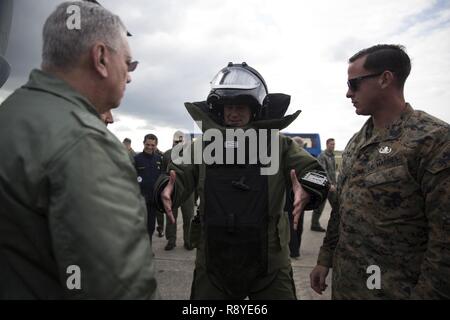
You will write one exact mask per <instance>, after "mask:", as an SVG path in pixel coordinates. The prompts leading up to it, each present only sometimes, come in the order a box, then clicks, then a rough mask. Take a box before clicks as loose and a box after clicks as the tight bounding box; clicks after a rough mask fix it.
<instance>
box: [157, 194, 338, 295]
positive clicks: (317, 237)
mask: <svg viewBox="0 0 450 320" xmlns="http://www.w3.org/2000/svg"><path fill="white" fill-rule="evenodd" d="M330 211H331V208H330V205H329V203H328V202H327V205H326V206H325V209H324V211H323V213H322V216H321V219H320V224H321V225H322V226H323V227H324V228H325V227H326V225H327V223H328V219H329V216H330ZM311 215H312V211H307V212H306V213H305V221H304V231H303V236H302V245H301V248H300V255H301V257H300V258H299V259H298V260H294V259H292V260H291V262H292V269H293V271H294V280H295V286H296V290H297V298H298V299H300V300H328V299H330V297H331V272H330V274H329V275H328V278H327V284H328V288H327V290H326V291H325V293H324V294H323V295H318V294H316V293H315V292H314V291H313V290H312V289H311V288H310V285H309V273H310V272H311V270H312V269H313V267H314V266H315V264H316V260H317V254H318V252H319V248H320V246H321V245H322V240H323V237H324V236H325V233H320V232H314V231H311V230H310V225H311ZM178 217H179V219H178V221H177V246H176V247H175V249H173V250H171V251H165V250H164V246H165V245H166V243H167V240H166V239H165V237H163V238H159V237H158V236H157V235H156V234H157V233H156V232H155V234H154V235H153V251H154V253H155V264H156V278H157V281H158V286H159V291H160V293H161V297H162V298H163V299H165V300H187V299H189V295H190V290H191V282H192V275H193V271H194V260H195V250H192V251H187V250H186V249H185V248H184V247H183V224H182V215H181V212H180V213H179V214H178Z"/></svg>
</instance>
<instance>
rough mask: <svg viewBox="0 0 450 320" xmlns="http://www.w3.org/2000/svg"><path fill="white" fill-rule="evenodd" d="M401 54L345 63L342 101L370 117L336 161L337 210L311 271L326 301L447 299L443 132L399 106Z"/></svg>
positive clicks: (448, 199)
mask: <svg viewBox="0 0 450 320" xmlns="http://www.w3.org/2000/svg"><path fill="white" fill-rule="evenodd" d="M410 69H411V64H410V60H409V57H408V55H407V54H406V53H405V52H404V48H403V47H401V46H396V45H377V46H374V47H371V48H368V49H365V50H362V51H360V52H359V53H357V54H356V55H354V56H353V57H351V58H350V60H349V68H348V79H349V80H348V87H349V89H348V91H347V97H348V98H350V99H351V100H352V103H353V105H354V106H355V108H356V113H357V114H360V115H370V116H371V117H370V118H369V120H368V121H367V122H366V123H365V124H364V126H363V127H362V129H361V130H360V131H359V132H358V133H357V134H355V135H354V136H353V138H352V139H351V140H350V142H349V143H348V145H347V147H346V148H345V151H344V153H343V165H342V171H341V174H340V176H339V182H338V201H339V211H338V212H336V214H333V215H331V217H330V221H329V224H328V230H327V234H326V237H325V239H324V242H323V245H322V247H321V249H320V253H319V258H318V262H317V266H316V267H315V268H314V270H313V271H312V272H311V287H312V288H313V289H314V290H315V291H316V292H318V293H322V291H323V290H325V288H326V284H325V279H326V276H327V274H328V270H329V268H330V267H332V268H333V280H332V297H333V299H410V298H411V299H449V298H450V196H449V190H450V136H449V125H448V124H447V123H445V122H443V121H441V120H439V119H436V118H435V117H433V116H431V115H429V114H427V113H425V112H423V111H416V110H414V109H413V108H412V107H411V105H409V104H408V103H405V99H404V97H403V87H404V83H405V80H406V78H407V77H408V75H409V72H410Z"/></svg>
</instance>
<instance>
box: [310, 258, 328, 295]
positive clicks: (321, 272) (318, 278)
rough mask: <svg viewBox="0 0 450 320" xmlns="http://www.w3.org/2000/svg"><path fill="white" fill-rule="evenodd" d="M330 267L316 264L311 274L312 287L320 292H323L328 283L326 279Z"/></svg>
mask: <svg viewBox="0 0 450 320" xmlns="http://www.w3.org/2000/svg"><path fill="white" fill-rule="evenodd" d="M329 270H330V268H328V267H324V266H321V265H316V266H315V267H314V269H313V270H312V271H311V273H310V275H309V279H310V281H311V288H312V289H313V290H314V291H315V292H317V293H318V294H322V292H324V291H325V289H326V288H327V287H328V285H327V284H326V283H325V280H326V278H327V275H328V271H329Z"/></svg>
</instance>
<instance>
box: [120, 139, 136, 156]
mask: <svg viewBox="0 0 450 320" xmlns="http://www.w3.org/2000/svg"><path fill="white" fill-rule="evenodd" d="M122 143H123V145H124V146H125V148H126V149H127V151H128V154H129V155H130V157H132V158H134V157H135V156H136V152H135V151H134V150H133V148H132V147H131V139H130V138H125V139H123V141H122Z"/></svg>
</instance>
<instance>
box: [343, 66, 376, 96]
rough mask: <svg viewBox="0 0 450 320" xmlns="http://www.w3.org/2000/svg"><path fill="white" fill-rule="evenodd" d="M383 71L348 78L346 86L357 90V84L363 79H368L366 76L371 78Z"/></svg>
mask: <svg viewBox="0 0 450 320" xmlns="http://www.w3.org/2000/svg"><path fill="white" fill-rule="evenodd" d="M383 72H384V71H382V72H379V73H374V74H368V75H365V76H361V77H357V78H353V79H349V80H348V81H347V86H348V88H349V89H350V90H352V91H353V92H355V91H358V89H359V85H360V84H361V82H362V81H363V80H364V79H368V78H373V77H378V76H380V75H382V74H383Z"/></svg>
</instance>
